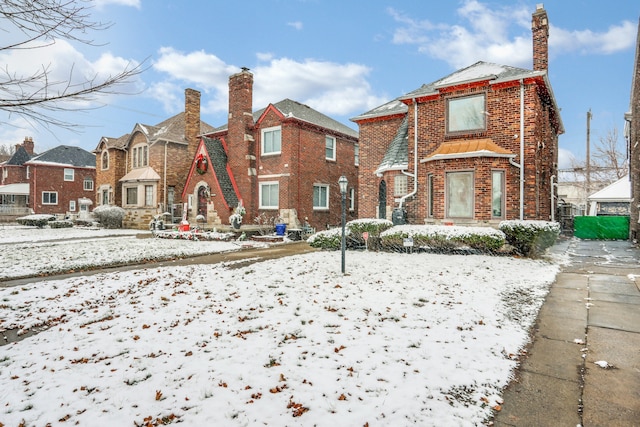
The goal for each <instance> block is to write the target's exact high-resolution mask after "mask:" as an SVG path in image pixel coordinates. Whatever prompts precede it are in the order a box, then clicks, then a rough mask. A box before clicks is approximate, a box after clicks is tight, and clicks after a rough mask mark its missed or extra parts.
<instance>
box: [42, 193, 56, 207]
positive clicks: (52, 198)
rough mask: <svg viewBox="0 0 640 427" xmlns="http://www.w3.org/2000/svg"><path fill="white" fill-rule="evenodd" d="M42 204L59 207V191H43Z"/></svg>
mask: <svg viewBox="0 0 640 427" xmlns="http://www.w3.org/2000/svg"><path fill="white" fill-rule="evenodd" d="M42 204H43V205H57V204H58V192H57V191H43V192H42Z"/></svg>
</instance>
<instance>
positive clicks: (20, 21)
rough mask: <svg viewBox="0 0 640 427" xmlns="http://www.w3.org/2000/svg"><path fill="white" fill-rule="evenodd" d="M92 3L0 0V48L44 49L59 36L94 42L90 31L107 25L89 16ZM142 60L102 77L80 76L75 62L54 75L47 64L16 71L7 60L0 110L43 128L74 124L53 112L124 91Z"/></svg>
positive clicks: (1, 77)
mask: <svg viewBox="0 0 640 427" xmlns="http://www.w3.org/2000/svg"><path fill="white" fill-rule="evenodd" d="M91 7H92V5H91V2H90V1H88V0H3V1H2V2H0V31H2V32H5V33H6V34H5V35H7V36H8V37H7V38H6V39H5V40H8V41H7V42H6V43H4V45H0V52H2V51H15V50H30V51H35V50H39V49H46V48H47V47H49V46H51V45H53V44H55V43H56V40H60V39H65V40H67V41H69V42H76V43H82V44H86V45H90V46H96V45H95V44H94V41H93V40H92V39H90V38H89V35H90V33H91V32H93V31H101V30H105V29H107V28H109V27H110V26H111V24H110V23H101V22H95V21H93V20H92V19H91V16H90V13H89V12H90V9H91ZM3 39H4V37H3ZM144 63H145V61H143V62H142V63H140V64H138V63H131V62H129V63H128V64H127V65H126V66H124V67H123V69H122V70H121V71H119V72H117V73H116V74H113V75H108V76H106V77H105V76H99V75H98V74H97V73H96V74H94V75H93V76H88V77H86V76H81V77H79V76H78V74H79V73H77V72H74V65H75V64H74V65H72V66H71V67H70V69H69V70H68V72H67V76H66V78H64V79H55V78H54V77H53V75H52V73H51V69H52V67H51V65H50V64H42V65H41V66H39V67H38V68H36V69H34V70H32V71H31V72H28V73H25V74H18V73H17V72H16V71H14V70H12V69H11V68H10V64H6V65H5V66H4V68H3V69H1V70H0V110H2V111H6V112H8V113H9V115H12V114H16V115H19V116H21V117H23V118H24V119H26V120H27V121H29V122H31V123H37V124H39V125H42V126H44V127H46V128H49V127H50V126H58V127H63V128H66V129H73V128H77V127H78V125H76V124H74V123H72V122H70V121H67V120H63V119H61V118H59V117H57V113H59V112H66V111H81V110H87V109H90V108H91V107H89V105H90V102H91V101H95V100H96V98H97V96H98V95H104V94H120V93H123V92H121V91H120V88H121V87H122V86H123V85H124V84H127V83H129V82H130V81H131V80H132V79H133V78H134V77H135V76H137V75H138V74H140V73H141V72H143V71H144V68H143V64H144ZM0 123H2V122H1V121H0Z"/></svg>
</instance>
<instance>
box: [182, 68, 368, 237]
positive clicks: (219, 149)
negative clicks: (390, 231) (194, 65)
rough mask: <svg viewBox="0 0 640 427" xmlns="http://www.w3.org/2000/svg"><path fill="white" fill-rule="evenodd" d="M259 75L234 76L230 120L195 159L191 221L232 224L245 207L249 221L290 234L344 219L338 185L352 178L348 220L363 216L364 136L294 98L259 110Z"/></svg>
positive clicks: (188, 190)
mask: <svg viewBox="0 0 640 427" xmlns="http://www.w3.org/2000/svg"><path fill="white" fill-rule="evenodd" d="M252 104H253V74H252V73H250V72H249V71H248V70H247V69H243V70H242V71H241V72H240V73H237V74H234V75H232V76H231V77H230V78H229V121H228V123H227V124H226V125H224V126H222V127H220V128H218V129H215V130H214V131H212V132H206V133H205V134H204V137H203V138H202V139H201V141H200V144H199V145H198V148H197V150H196V154H195V156H194V157H193V161H192V164H191V168H190V169H189V173H188V177H187V182H186V185H185V187H184V193H183V200H184V201H185V202H187V201H189V200H190V202H189V206H190V207H191V209H190V211H189V218H190V221H193V220H194V219H195V216H196V215H198V214H201V215H203V216H205V218H206V219H207V223H209V224H229V216H230V214H231V213H233V209H234V208H235V207H236V206H237V205H238V202H240V203H242V205H243V206H244V207H245V209H246V211H247V214H246V216H245V218H244V223H245V224H246V223H248V224H253V223H254V218H256V217H257V216H258V215H260V214H262V213H264V214H265V215H266V216H267V217H279V218H282V220H283V221H284V222H285V223H286V224H288V227H289V228H293V227H299V226H300V225H301V224H302V223H304V221H305V220H306V221H307V222H308V223H309V225H310V226H312V227H315V228H317V229H325V228H326V227H327V226H331V225H337V224H339V223H340V221H341V195H340V190H339V187H338V179H339V178H340V176H341V175H344V176H346V177H347V180H348V194H347V200H348V201H347V220H350V219H355V218H357V210H358V207H357V204H356V199H357V198H356V197H355V192H356V189H357V188H358V173H357V163H358V159H357V143H358V133H357V132H356V131H355V130H353V129H351V128H349V127H348V126H345V125H343V124H341V123H339V122H337V121H335V120H333V119H331V118H329V117H327V116H325V115H324V114H322V113H320V112H318V111H315V110H313V109H312V108H309V107H308V106H306V105H303V104H300V103H298V102H296V101H292V100H290V99H285V100H282V101H280V102H277V103H275V104H269V105H268V106H267V107H265V108H262V109H260V110H257V111H253V105H252Z"/></svg>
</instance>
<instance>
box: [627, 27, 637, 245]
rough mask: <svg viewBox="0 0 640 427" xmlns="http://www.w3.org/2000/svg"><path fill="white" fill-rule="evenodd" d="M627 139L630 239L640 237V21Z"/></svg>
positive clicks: (628, 114) (635, 239)
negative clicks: (629, 184) (629, 185)
mask: <svg viewBox="0 0 640 427" xmlns="http://www.w3.org/2000/svg"><path fill="white" fill-rule="evenodd" d="M624 117H625V120H626V123H625V129H624V131H625V132H624V133H625V137H626V139H627V152H628V153H629V177H630V180H631V207H630V212H629V214H630V215H629V238H630V239H631V240H633V241H637V240H638V238H639V237H640V236H639V234H640V223H639V222H640V214H639V213H640V20H639V23H638V35H637V37H636V56H635V60H634V63H633V75H632V77H631V99H630V101H629V111H628V112H627V113H626V114H625V116H624Z"/></svg>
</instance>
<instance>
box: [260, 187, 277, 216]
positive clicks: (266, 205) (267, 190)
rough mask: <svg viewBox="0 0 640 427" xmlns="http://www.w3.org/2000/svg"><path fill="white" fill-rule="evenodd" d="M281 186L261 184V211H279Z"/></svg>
mask: <svg viewBox="0 0 640 427" xmlns="http://www.w3.org/2000/svg"><path fill="white" fill-rule="evenodd" d="M279 193H280V184H278V183H277V182H264V183H261V184H260V209H278V195H279Z"/></svg>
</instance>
